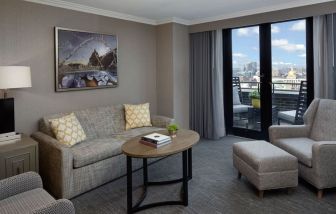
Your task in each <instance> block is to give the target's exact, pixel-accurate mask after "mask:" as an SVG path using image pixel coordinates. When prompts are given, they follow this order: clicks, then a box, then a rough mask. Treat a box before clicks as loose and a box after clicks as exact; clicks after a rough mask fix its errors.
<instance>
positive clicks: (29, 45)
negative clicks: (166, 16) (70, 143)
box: [0, 0, 157, 134]
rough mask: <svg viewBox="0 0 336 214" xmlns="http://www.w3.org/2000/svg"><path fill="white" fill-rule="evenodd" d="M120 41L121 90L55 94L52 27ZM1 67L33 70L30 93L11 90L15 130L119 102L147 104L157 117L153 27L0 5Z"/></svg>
mask: <svg viewBox="0 0 336 214" xmlns="http://www.w3.org/2000/svg"><path fill="white" fill-rule="evenodd" d="M55 26H60V27H66V28H73V29H80V30H87V31H93V32H103V33H108V34H116V35H117V36H118V46H119V49H118V56H119V64H118V72H119V84H120V85H119V87H117V88H110V89H99V90H89V91H77V92H64V93H55V92H54V79H55V77H54V72H55V70H54V60H55V58H54V27H55ZM0 29H1V30H0V65H27V66H31V71H32V84H33V87H32V88H29V89H18V90H12V91H11V93H10V95H11V96H14V97H15V111H16V131H19V132H24V133H27V134H30V133H31V132H33V131H35V130H36V129H37V121H38V119H39V118H41V117H42V116H43V115H46V114H50V113H56V112H64V111H71V110H75V109H83V108H86V107H92V106H103V105H110V104H121V103H141V102H147V101H148V102H150V103H151V109H152V111H153V112H154V113H156V103H157V102H156V101H157V99H156V29H155V26H151V25H146V24H140V23H135V22H129V21H123V20H118V19H113V18H108V17H103V16H97V15H92V14H86V13H81V12H75V11H71V10H65V9H61V8H56V7H49V6H44V5H39V4H34V3H28V2H23V1H18V0H1V5H0Z"/></svg>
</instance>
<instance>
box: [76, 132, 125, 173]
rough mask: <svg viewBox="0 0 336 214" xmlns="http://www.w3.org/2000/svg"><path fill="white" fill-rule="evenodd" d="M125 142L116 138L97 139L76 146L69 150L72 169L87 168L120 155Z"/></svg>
mask: <svg viewBox="0 0 336 214" xmlns="http://www.w3.org/2000/svg"><path fill="white" fill-rule="evenodd" d="M124 142H125V141H124V140H123V139H117V138H98V139H93V140H87V141H84V142H82V143H79V144H76V145H75V146H73V147H72V148H71V152H72V154H73V161H74V162H73V164H74V168H80V167H83V166H87V165H89V164H92V163H96V162H98V161H101V160H104V159H107V158H110V157H114V156H117V155H120V154H121V145H122V144H123V143H124Z"/></svg>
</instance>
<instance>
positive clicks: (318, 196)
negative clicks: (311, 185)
mask: <svg viewBox="0 0 336 214" xmlns="http://www.w3.org/2000/svg"><path fill="white" fill-rule="evenodd" d="M322 197H323V189H319V190H317V198H318V199H322Z"/></svg>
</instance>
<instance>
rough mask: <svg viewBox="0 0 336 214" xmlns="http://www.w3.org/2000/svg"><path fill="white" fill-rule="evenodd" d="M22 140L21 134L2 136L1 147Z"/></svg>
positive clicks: (0, 135)
mask: <svg viewBox="0 0 336 214" xmlns="http://www.w3.org/2000/svg"><path fill="white" fill-rule="evenodd" d="M20 139H21V134H17V133H15V132H11V133H5V134H0V145H6V144H11V143H15V142H17V141H18V140H20Z"/></svg>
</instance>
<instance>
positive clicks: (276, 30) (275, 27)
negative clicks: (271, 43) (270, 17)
mask: <svg viewBox="0 0 336 214" xmlns="http://www.w3.org/2000/svg"><path fill="white" fill-rule="evenodd" d="M271 32H272V33H279V32H280V28H279V27H278V26H275V25H272V27H271Z"/></svg>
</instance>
